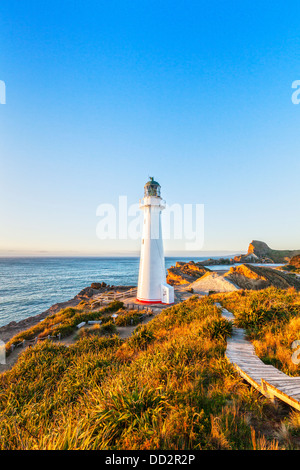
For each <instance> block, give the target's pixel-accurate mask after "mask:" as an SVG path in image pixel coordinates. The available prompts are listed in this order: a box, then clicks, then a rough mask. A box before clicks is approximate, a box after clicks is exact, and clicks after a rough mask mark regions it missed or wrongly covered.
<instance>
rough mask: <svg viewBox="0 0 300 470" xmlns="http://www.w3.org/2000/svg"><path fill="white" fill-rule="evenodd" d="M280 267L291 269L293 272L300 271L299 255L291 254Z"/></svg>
mask: <svg viewBox="0 0 300 470" xmlns="http://www.w3.org/2000/svg"><path fill="white" fill-rule="evenodd" d="M281 269H284V270H285V271H291V272H293V273H300V255H296V256H293V258H292V259H291V260H290V262H289V263H288V264H286V265H285V266H282V268H281Z"/></svg>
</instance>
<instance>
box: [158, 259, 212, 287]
mask: <svg viewBox="0 0 300 470" xmlns="http://www.w3.org/2000/svg"><path fill="white" fill-rule="evenodd" d="M167 271H168V275H167V283H168V284H170V285H171V286H179V285H181V284H189V283H191V282H193V281H195V280H196V279H199V277H202V276H203V275H204V274H206V273H207V272H210V269H208V268H205V267H204V266H203V265H202V264H200V263H195V262H194V261H190V262H189V263H183V262H181V261H177V263H176V264H175V266H171V267H170V268H169V269H168V270H167Z"/></svg>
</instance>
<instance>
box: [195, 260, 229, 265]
mask: <svg viewBox="0 0 300 470" xmlns="http://www.w3.org/2000/svg"><path fill="white" fill-rule="evenodd" d="M197 264H198V265H202V266H216V265H220V264H222V265H227V264H234V259H232V258H218V259H215V258H209V259H206V260H204V261H198V263H197Z"/></svg>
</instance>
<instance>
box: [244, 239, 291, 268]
mask: <svg viewBox="0 0 300 470" xmlns="http://www.w3.org/2000/svg"><path fill="white" fill-rule="evenodd" d="M248 255H255V256H257V258H258V259H266V258H268V259H270V260H272V261H273V262H274V263H285V262H289V261H290V260H291V259H292V258H293V257H294V256H296V255H300V250H273V249H272V248H270V247H269V246H268V245H267V244H266V243H265V242H261V241H258V240H253V241H252V242H251V243H250V245H249V248H248Z"/></svg>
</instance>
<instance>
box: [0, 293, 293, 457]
mask: <svg viewBox="0 0 300 470" xmlns="http://www.w3.org/2000/svg"><path fill="white" fill-rule="evenodd" d="M229 334H230V325H229V323H228V322H227V321H226V320H223V319H222V318H221V316H220V311H219V309H217V308H216V307H215V306H214V305H213V301H212V299H210V298H203V299H198V298H197V297H193V298H191V299H189V300H188V301H186V302H184V303H182V304H180V305H177V306H173V307H171V308H168V309H165V310H164V311H163V312H162V313H161V314H160V315H158V316H156V317H155V318H154V319H153V320H152V321H151V322H149V323H148V324H146V325H141V326H140V327H138V328H137V329H136V331H135V333H134V334H133V335H132V337H130V338H128V339H127V340H121V339H120V338H119V337H118V336H116V335H113V336H107V337H103V336H96V335H93V336H86V337H85V336H84V337H82V338H80V339H79V340H78V341H77V342H76V343H74V344H73V345H71V346H70V347H65V346H63V345H59V344H55V343H53V342H51V341H47V340H46V341H45V342H43V343H39V344H37V345H35V346H34V347H31V348H28V349H26V350H25V351H24V352H23V353H22V354H21V355H20V357H19V359H18V361H17V363H16V364H15V366H14V367H13V368H12V369H11V370H10V371H8V372H6V373H4V374H2V375H1V376H0V436H1V439H0V448H1V449H168V450H169V449H256V448H257V449H259V448H264V449H276V448H284V445H285V444H284V443H283V444H280V443H279V441H278V440H276V439H274V434H273V430H272V426H271V423H272V419H275V416H276V411H275V410H273V409H272V406H271V405H269V404H268V402H267V401H266V399H265V398H263V397H261V396H260V395H259V394H258V393H257V392H256V391H255V390H253V389H251V388H250V387H249V386H248V385H246V384H245V383H244V382H243V381H242V379H241V378H240V377H239V376H238V375H237V374H236V373H235V371H234V369H233V367H232V366H231V365H230V364H229V363H228V362H227V360H226V359H225V358H224V352H225V348H226V338H227V336H228V335H229ZM272 413H273V415H272ZM270 416H273V418H272V419H270ZM292 423H294V424H292ZM292 425H293V426H294V428H295V429H296V428H297V426H298V425H297V420H296V418H294V419H293V422H292V421H291V423H290V426H292ZM289 445H290V443H289Z"/></svg>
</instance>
